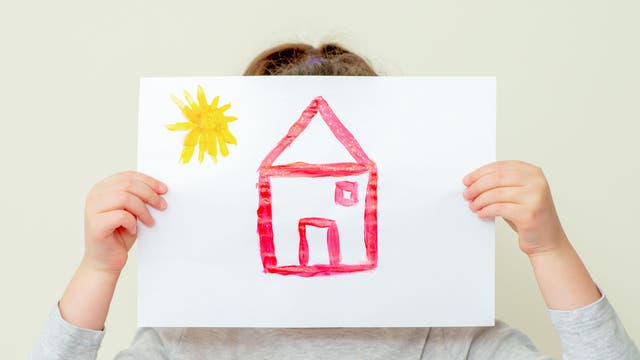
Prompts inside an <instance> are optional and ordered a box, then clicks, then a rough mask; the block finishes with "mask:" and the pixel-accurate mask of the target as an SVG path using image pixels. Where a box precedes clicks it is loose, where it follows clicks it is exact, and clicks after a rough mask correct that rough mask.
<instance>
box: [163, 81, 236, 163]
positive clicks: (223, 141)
mask: <svg viewBox="0 0 640 360" xmlns="http://www.w3.org/2000/svg"><path fill="white" fill-rule="evenodd" d="M184 98H185V100H187V103H188V104H189V105H185V103H184V102H182V100H180V99H179V98H177V97H176V96H174V95H171V99H173V102H174V103H176V105H178V107H179V108H180V110H181V111H182V114H183V115H184V117H185V118H187V120H189V121H188V122H177V123H175V124H170V125H167V129H169V130H171V131H187V130H189V133H187V135H186V136H185V137H184V147H183V149H182V154H181V155H180V162H181V163H183V164H186V163H188V162H189V161H190V160H191V157H192V156H193V152H194V150H195V148H196V145H197V146H198V162H202V161H203V160H204V154H205V152H206V153H207V154H209V156H211V158H212V159H213V162H218V159H217V156H218V147H219V148H220V155H222V156H227V155H229V149H228V148H227V144H233V145H237V144H238V142H237V141H236V138H235V136H233V134H231V132H230V131H229V126H228V124H229V123H230V122H232V121H235V120H238V118H236V117H234V116H226V115H224V112H225V111H227V110H228V109H229V108H230V107H231V103H228V104H226V105H224V106H221V107H218V100H219V98H220V97H219V96H216V97H215V98H214V99H213V101H211V104H209V103H208V102H207V97H206V96H205V94H204V90H203V89H202V86H200V85H198V102H197V103H196V102H195V101H194V100H193V98H192V97H191V94H189V92H188V91H187V90H185V91H184Z"/></svg>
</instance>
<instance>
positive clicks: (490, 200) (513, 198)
mask: <svg viewBox="0 0 640 360" xmlns="http://www.w3.org/2000/svg"><path fill="white" fill-rule="evenodd" d="M519 194H521V192H520V191H519V188H518V187H498V188H494V189H491V190H487V191H485V192H483V193H481V194H480V195H478V196H477V197H476V198H475V199H474V200H473V201H471V202H470V203H469V208H470V209H471V210H473V211H476V210H479V209H482V208H483V207H485V206H488V205H491V204H495V203H520V200H521V199H520V197H519V196H518V195H519Z"/></svg>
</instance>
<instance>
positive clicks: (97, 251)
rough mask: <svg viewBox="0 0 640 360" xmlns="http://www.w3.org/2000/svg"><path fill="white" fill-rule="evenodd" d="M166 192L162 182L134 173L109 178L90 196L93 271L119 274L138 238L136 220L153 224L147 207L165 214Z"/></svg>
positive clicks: (88, 253)
mask: <svg viewBox="0 0 640 360" xmlns="http://www.w3.org/2000/svg"><path fill="white" fill-rule="evenodd" d="M166 192H167V186H166V185H165V184H163V183H162V182H160V181H158V180H156V179H154V178H152V177H150V176H147V175H144V174H141V173H138V172H134V171H127V172H123V173H119V174H115V175H112V176H109V177H108V178H106V179H104V180H102V181H100V182H99V183H97V184H96V185H95V186H94V187H93V188H92V189H91V191H90V192H89V194H88V195H87V202H86V206H85V215H84V219H85V226H84V228H85V255H84V259H83V262H84V263H85V264H86V265H89V266H90V267H91V268H93V269H94V270H99V271H107V272H114V273H119V272H120V271H121V270H122V268H123V267H124V265H125V264H126V262H127V257H128V252H129V249H131V246H133V243H134V242H135V240H136V237H137V220H140V222H142V223H143V224H144V225H146V226H151V225H153V223H154V220H153V217H152V216H151V214H150V212H149V209H148V208H147V205H151V206H153V207H154V208H156V209H158V210H164V209H165V208H166V207H167V203H166V201H165V200H164V198H163V197H162V196H160V195H161V194H164V193H166Z"/></svg>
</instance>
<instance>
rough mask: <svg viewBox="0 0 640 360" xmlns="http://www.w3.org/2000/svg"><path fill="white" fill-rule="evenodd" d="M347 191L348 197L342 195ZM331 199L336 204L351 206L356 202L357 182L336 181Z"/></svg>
mask: <svg viewBox="0 0 640 360" xmlns="http://www.w3.org/2000/svg"><path fill="white" fill-rule="evenodd" d="M345 193H349V197H348V198H347V197H344V195H345ZM333 199H334V201H335V202H336V204H338V205H342V206H353V205H355V204H357V203H358V183H357V182H355V181H337V182H336V191H335V193H334V195H333Z"/></svg>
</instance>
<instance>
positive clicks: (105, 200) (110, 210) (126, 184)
mask: <svg viewBox="0 0 640 360" xmlns="http://www.w3.org/2000/svg"><path fill="white" fill-rule="evenodd" d="M166 191H167V187H166V185H164V184H162V183H161V182H159V181H158V180H155V179H153V178H151V177H149V176H147V175H143V174H140V173H136V172H124V173H120V174H116V175H113V176H110V177H108V178H106V179H105V180H103V181H101V182H99V183H98V184H96V185H95V186H94V187H93V189H91V191H90V192H89V194H88V195H87V202H86V207H85V253H84V257H83V259H82V262H81V264H80V266H79V267H78V270H77V271H76V273H75V275H74V276H73V278H72V279H71V282H70V283H69V285H68V286H67V289H66V290H65V292H64V295H63V296H62V299H60V304H59V308H60V314H61V315H62V318H63V319H65V320H66V321H67V322H69V323H70V324H72V325H75V326H77V327H80V328H85V329H93V330H102V329H103V328H104V321H105V319H106V317H107V312H108V311H109V305H110V303H111V298H112V296H113V292H114V289H115V286H116V282H117V281H118V277H119V275H120V271H122V268H123V267H124V265H125V263H126V262H127V254H128V251H129V249H130V248H131V246H132V245H133V243H134V241H135V239H136V233H137V228H136V227H137V221H138V220H140V222H142V223H143V224H145V225H147V226H151V225H152V224H153V218H152V217H151V214H150V213H149V209H148V208H147V205H151V206H153V207H154V208H156V209H159V210H163V209H165V208H166V206H167V204H166V202H165V200H164V199H163V198H162V197H161V196H160V195H161V194H164V193H165V192H166Z"/></svg>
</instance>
